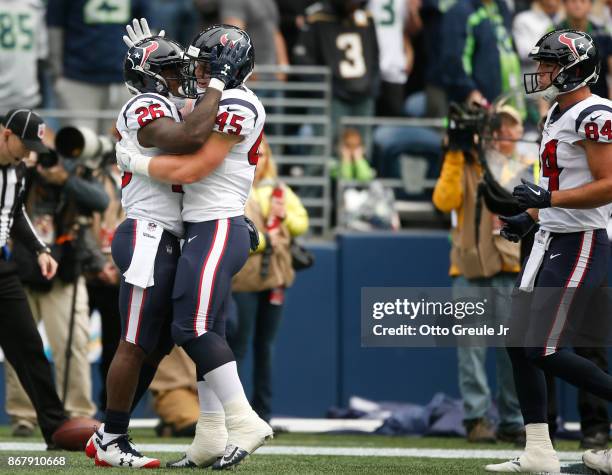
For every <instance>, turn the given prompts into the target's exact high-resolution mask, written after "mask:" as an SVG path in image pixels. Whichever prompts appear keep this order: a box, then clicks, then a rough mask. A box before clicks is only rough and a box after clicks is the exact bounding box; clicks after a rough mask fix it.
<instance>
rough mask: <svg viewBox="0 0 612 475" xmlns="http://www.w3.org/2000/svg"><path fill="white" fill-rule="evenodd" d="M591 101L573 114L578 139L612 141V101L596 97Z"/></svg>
mask: <svg viewBox="0 0 612 475" xmlns="http://www.w3.org/2000/svg"><path fill="white" fill-rule="evenodd" d="M590 102H591V103H590V104H585V106H584V107H580V108H578V109H576V110H575V111H573V114H572V115H573V118H574V132H575V133H576V134H578V136H579V137H580V138H579V139H578V140H585V139H586V140H592V141H594V142H601V143H612V101H609V100H607V99H603V98H599V97H596V98H595V99H594V100H593V101H590Z"/></svg>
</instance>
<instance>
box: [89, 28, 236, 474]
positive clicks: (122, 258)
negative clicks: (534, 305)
mask: <svg viewBox="0 0 612 475" xmlns="http://www.w3.org/2000/svg"><path fill="white" fill-rule="evenodd" d="M145 24H146V23H145ZM135 25H136V24H135ZM146 36H147V37H146V38H145V39H144V40H143V41H139V42H137V43H136V44H134V45H133V46H132V47H131V48H130V49H129V51H128V54H127V56H126V60H125V65H124V76H125V80H126V85H127V87H128V89H130V91H132V92H133V93H135V94H136V96H135V97H134V98H132V99H131V100H130V101H128V102H127V103H126V104H125V105H124V107H123V108H122V110H121V112H120V114H119V117H118V119H117V124H116V128H117V131H118V133H119V135H120V136H121V140H120V142H119V143H120V144H121V145H122V146H124V147H128V148H133V149H135V150H138V151H139V152H140V153H142V154H144V155H147V156H154V155H155V154H159V153H162V151H168V152H174V153H180V152H189V151H195V150H197V149H198V148H199V147H200V146H201V145H202V144H204V143H205V142H206V140H207V138H208V136H210V134H211V133H212V126H213V124H214V121H215V117H216V112H217V109H218V102H219V99H220V97H221V90H222V89H223V82H222V81H219V80H218V79H217V80H216V81H217V82H218V83H220V84H221V85H218V84H217V85H215V84H214V85H213V87H211V88H209V90H208V91H207V92H206V94H205V95H203V96H202V100H201V101H200V104H199V105H198V106H197V107H196V108H195V109H194V110H193V112H192V113H191V114H190V117H189V118H188V119H187V120H186V121H184V122H182V118H181V115H180V112H179V110H178V108H177V106H178V107H182V106H183V105H184V102H185V98H186V96H184V90H185V89H187V88H188V86H187V84H186V80H184V77H183V76H182V71H183V68H184V67H185V61H184V59H183V56H184V52H183V48H182V47H181V46H180V45H178V44H177V43H175V42H173V41H170V40H167V39H165V38H163V37H160V36H158V37H151V36H150V34H147V35H146ZM219 53H220V54H218V55H216V56H215V58H214V60H213V61H211V75H212V76H213V77H217V76H223V75H225V76H227V77H229V76H228V75H229V74H231V72H232V71H233V70H235V69H239V68H240V67H241V64H242V63H240V61H238V63H236V62H235V61H234V60H235V59H236V58H238V57H239V55H240V50H237V49H231V48H229V47H228V48H225V49H223V50H220V51H219ZM182 197H183V191H182V189H181V187H180V185H172V184H166V183H160V182H157V181H155V180H152V179H150V178H148V177H146V176H142V175H132V174H131V173H124V174H123V179H122V205H123V207H124V209H125V211H126V215H127V218H126V220H125V221H124V222H123V223H121V225H120V226H119V227H118V229H117V231H116V234H115V236H114V239H113V244H112V252H113V259H114V260H115V262H116V264H117V266H118V267H119V268H120V270H121V272H122V279H121V284H120V297H119V307H120V313H121V317H122V330H123V334H122V341H121V342H120V344H119V347H118V349H117V352H116V354H115V357H114V359H113V362H112V364H111V367H110V369H109V373H108V378H107V409H106V416H105V425H104V427H103V428H101V429H99V430H98V431H97V432H96V434H94V436H93V437H92V439H91V440H90V443H88V446H87V449H86V453H87V454H88V455H89V456H90V457H94V458H95V463H96V464H97V465H102V466H129V467H145V468H151V467H158V466H159V464H160V462H159V460H156V459H151V458H148V457H144V456H142V455H141V454H140V453H139V452H138V451H137V450H136V449H135V448H134V446H133V445H131V444H130V443H129V441H128V439H127V427H128V424H129V414H130V412H131V409H132V408H133V405H134V403H135V402H137V401H138V400H139V399H140V397H141V396H142V394H143V392H144V391H145V390H146V388H147V387H148V386H149V384H150V382H151V380H152V378H153V376H154V374H155V371H156V369H157V365H158V364H159V362H160V360H161V359H162V358H163V357H164V356H165V355H166V354H167V353H168V352H169V351H170V349H171V348H172V346H173V345H174V342H173V341H172V338H171V320H172V300H171V296H172V289H173V285H174V277H175V273H176V267H177V262H178V259H179V255H180V246H179V239H181V238H182V237H183V234H184V228H183V222H182V218H181V209H182Z"/></svg>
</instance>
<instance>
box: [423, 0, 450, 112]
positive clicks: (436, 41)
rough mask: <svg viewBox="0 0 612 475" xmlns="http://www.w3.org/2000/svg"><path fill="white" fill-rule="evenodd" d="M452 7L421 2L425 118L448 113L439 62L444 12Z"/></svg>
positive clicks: (426, 0) (434, 1)
mask: <svg viewBox="0 0 612 475" xmlns="http://www.w3.org/2000/svg"><path fill="white" fill-rule="evenodd" d="M452 5H454V3H453V2H448V1H446V0H422V6H421V9H420V11H419V13H420V16H421V19H422V22H423V28H422V32H423V43H424V49H425V55H424V56H425V57H424V58H423V60H424V61H425V97H426V99H425V102H426V106H425V107H426V112H425V116H426V117H445V116H446V113H447V112H448V104H447V100H446V91H445V88H444V83H443V82H442V61H440V58H439V55H440V39H441V38H442V23H443V18H444V15H445V13H446V11H447V10H448V9H449V8H450V7H451V6H452Z"/></svg>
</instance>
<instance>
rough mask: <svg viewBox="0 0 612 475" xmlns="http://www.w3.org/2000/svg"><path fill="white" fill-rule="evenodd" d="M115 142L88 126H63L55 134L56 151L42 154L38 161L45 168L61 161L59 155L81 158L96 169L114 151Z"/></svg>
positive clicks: (72, 158)
mask: <svg viewBox="0 0 612 475" xmlns="http://www.w3.org/2000/svg"><path fill="white" fill-rule="evenodd" d="M114 151H115V144H114V142H113V140H112V139H111V138H110V137H107V136H105V135H98V134H97V133H96V132H94V131H93V130H91V129H88V128H87V127H72V126H69V127H63V128H61V129H60V130H59V131H58V132H57V134H56V136H55V151H53V150H50V151H49V152H48V153H44V154H40V155H39V157H38V163H39V164H40V165H41V166H42V167H43V168H51V167H53V166H55V165H56V164H57V163H58V161H59V156H62V157H63V158H66V159H68V160H79V162H80V163H81V164H82V165H84V166H85V167H87V168H90V169H92V170H93V169H96V168H98V167H99V166H100V163H101V162H102V160H103V158H104V157H105V156H107V155H109V154H112V153H114Z"/></svg>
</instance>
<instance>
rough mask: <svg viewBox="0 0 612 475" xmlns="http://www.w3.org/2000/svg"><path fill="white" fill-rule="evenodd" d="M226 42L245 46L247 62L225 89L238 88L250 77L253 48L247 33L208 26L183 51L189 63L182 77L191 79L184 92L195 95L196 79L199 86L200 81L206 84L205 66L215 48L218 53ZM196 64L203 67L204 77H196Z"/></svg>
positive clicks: (220, 26) (234, 29)
mask: <svg viewBox="0 0 612 475" xmlns="http://www.w3.org/2000/svg"><path fill="white" fill-rule="evenodd" d="M228 42H229V43H230V44H233V45H243V46H246V48H245V51H246V52H245V54H246V55H247V59H248V60H247V62H246V63H245V64H244V66H243V67H242V68H241V69H240V71H239V72H238V74H237V76H236V77H235V78H233V79H232V80H230V81H229V82H228V83H227V84H226V86H225V88H226V89H232V88H235V87H238V86H240V85H241V84H242V83H243V82H244V81H246V80H247V79H248V77H249V76H250V75H251V73H252V72H253V67H254V66H255V48H254V47H253V43H252V42H251V37H250V36H249V35H248V34H247V32H246V31H244V30H241V29H240V28H237V27H235V26H232V25H213V26H210V27H208V28H206V29H205V30H204V31H203V32H201V33H200V34H198V35H197V36H196V37H195V38H194V39H193V41H192V42H191V45H189V47H188V48H187V49H186V50H185V58H186V59H187V60H188V61H189V63H188V64H186V67H185V68H184V70H183V77H185V78H189V79H191V81H189V85H188V86H186V87H187V88H188V89H187V90H186V92H188V94H189V95H190V96H192V95H193V94H197V82H198V79H199V80H200V84H202V81H204V82H205V83H206V81H207V79H208V78H207V77H206V75H207V74H208V73H207V72H208V71H209V68H208V66H207V65H208V63H209V62H210V60H211V58H212V54H213V50H214V49H215V47H217V46H219V48H217V51H218V52H220V51H221V48H222V47H223V46H225V45H226V44H227V43H228ZM198 63H199V64H200V65H201V66H203V67H204V77H200V78H197V77H196V74H195V71H196V67H197V65H198ZM201 87H203V86H201Z"/></svg>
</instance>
